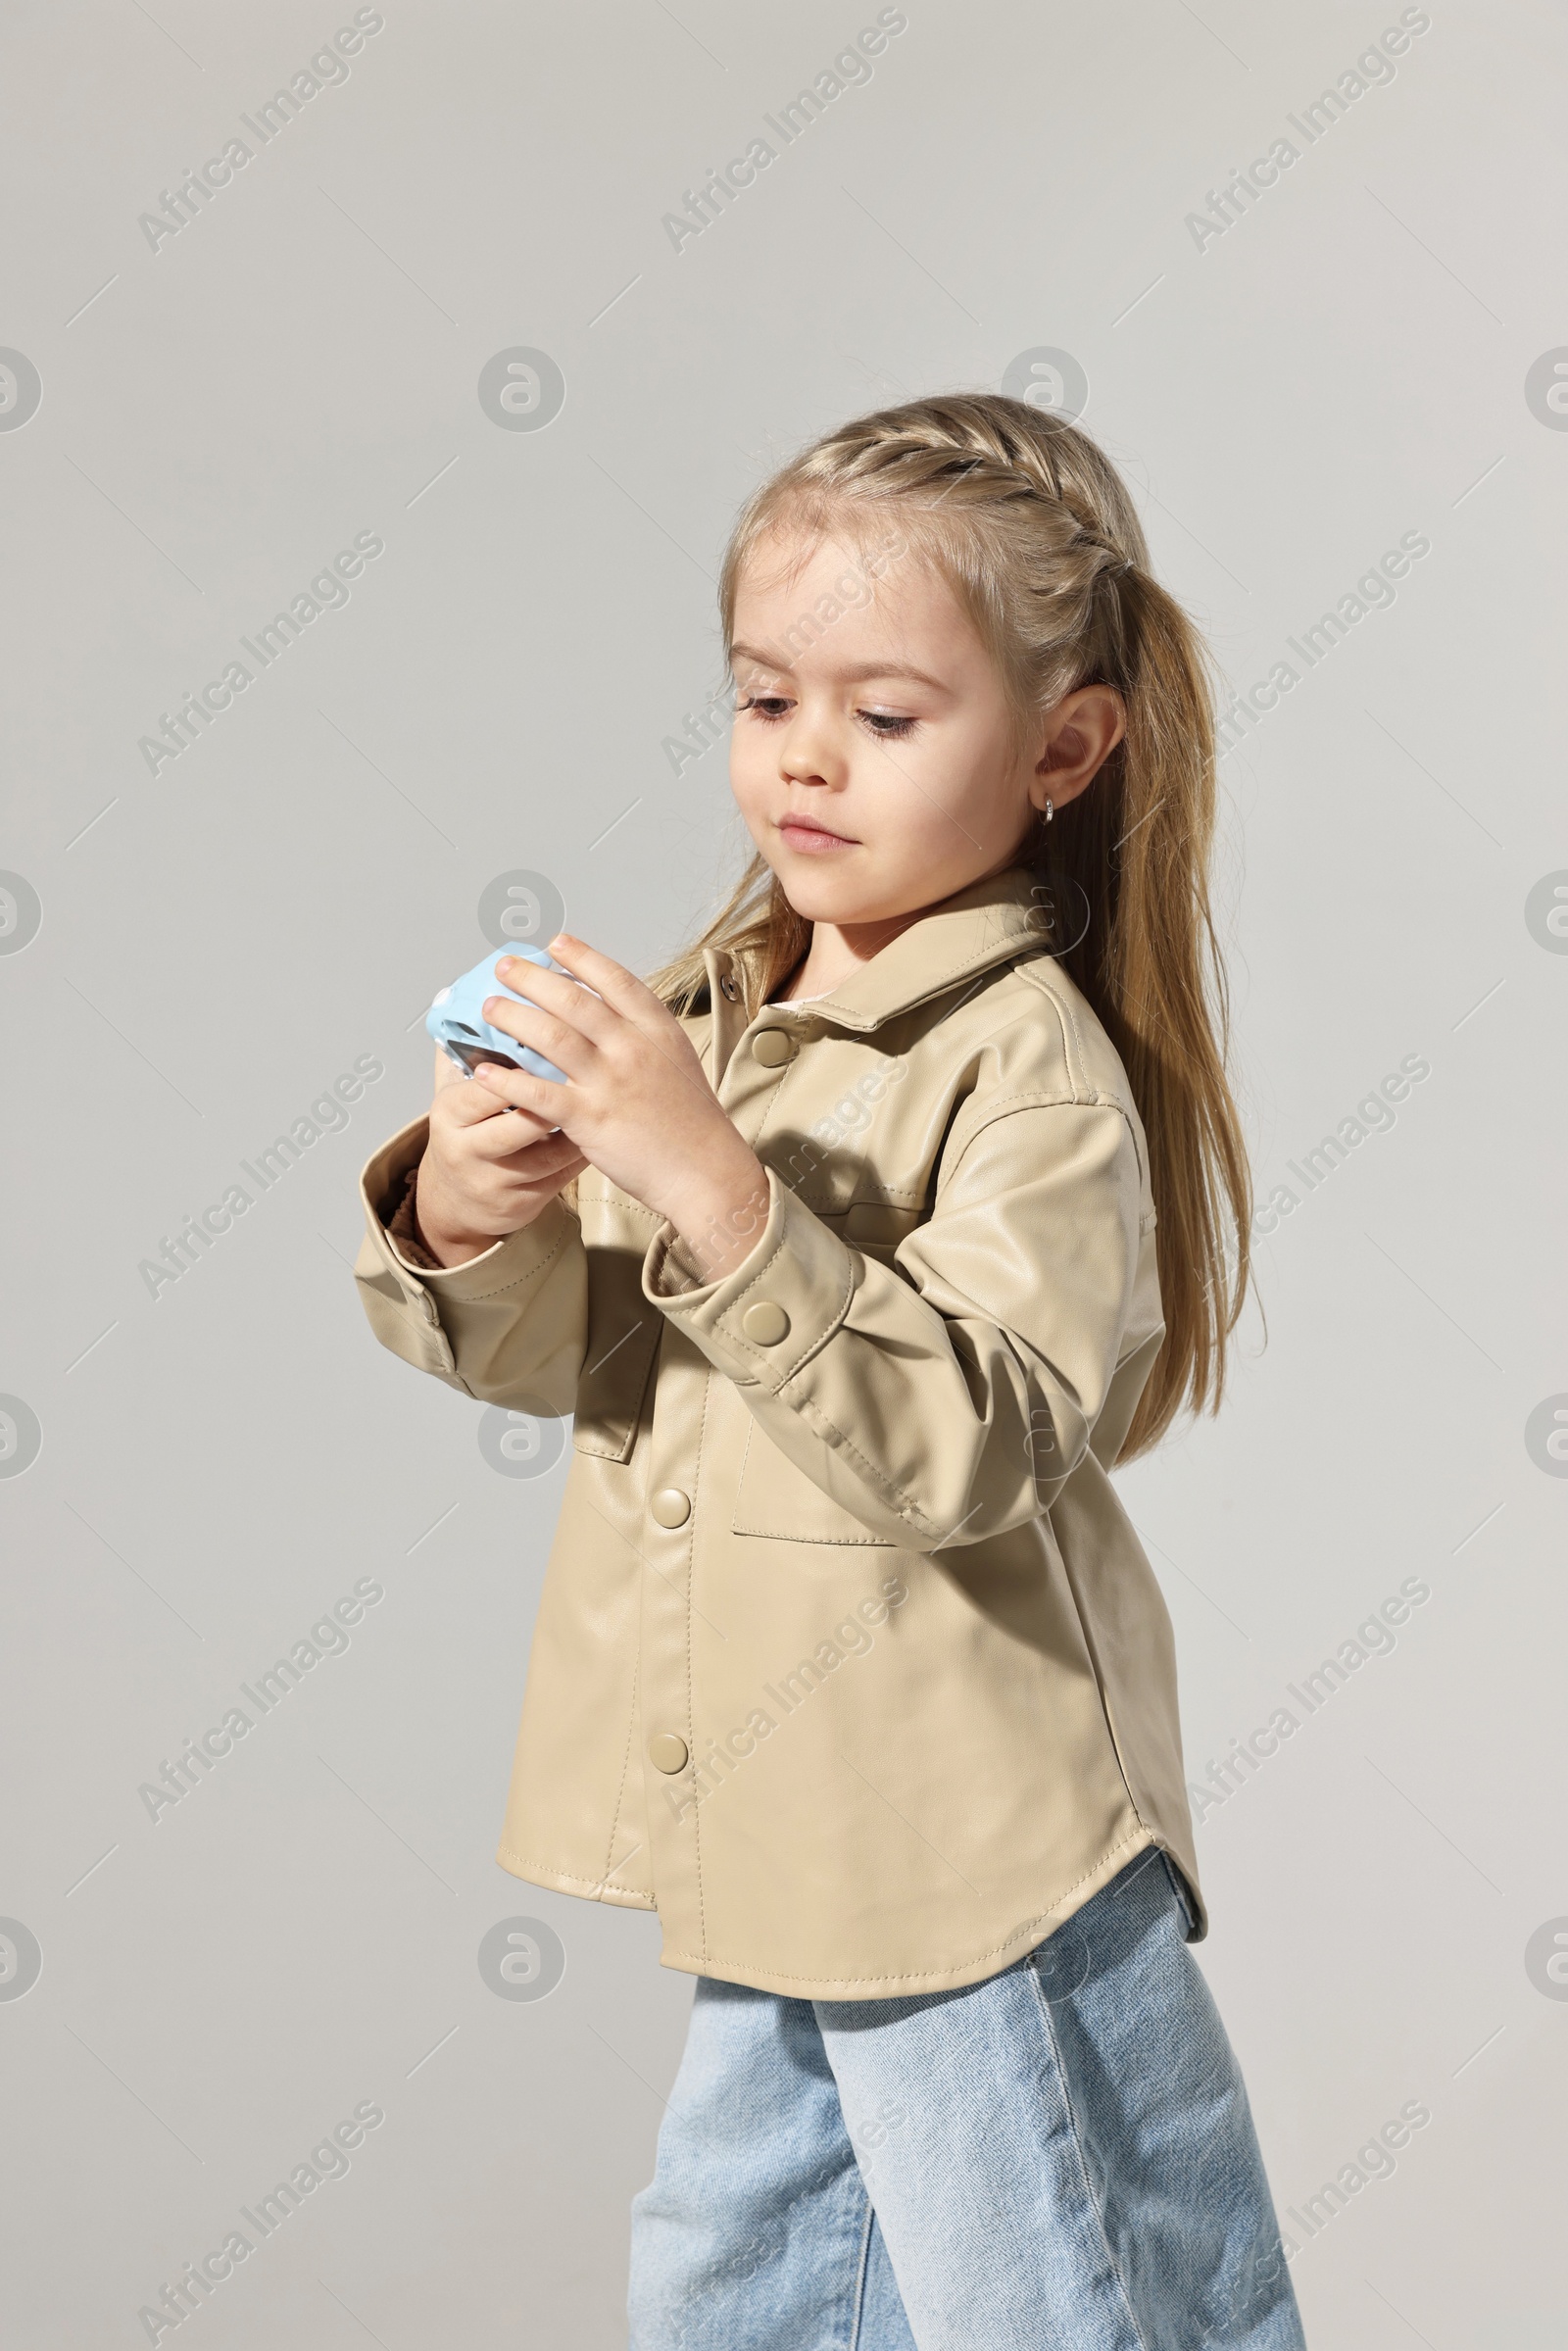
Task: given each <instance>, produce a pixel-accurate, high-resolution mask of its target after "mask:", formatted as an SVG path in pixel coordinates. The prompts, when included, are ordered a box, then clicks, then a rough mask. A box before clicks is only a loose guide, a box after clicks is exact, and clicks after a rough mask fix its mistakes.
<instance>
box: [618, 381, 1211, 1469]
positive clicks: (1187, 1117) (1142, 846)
mask: <svg viewBox="0 0 1568 2351" xmlns="http://www.w3.org/2000/svg"><path fill="white" fill-rule="evenodd" d="M790 534H795V535H798V536H799V537H801V538H802V539H804V540H806V541H807V542H808V543H812V542H814V541H816V540H818V539H820V538H822V537H825V536H828V535H831V536H833V537H834V538H836V539H847V540H849V541H850V542H851V543H852V544H857V545H859V546H862V547H863V546H874V545H876V544H877V543H878V541H880V542H881V543H882V545H883V546H884V547H885V546H886V545H887V544H888V543H889V541H890V539H894V540H896V541H897V542H898V543H901V544H902V543H907V546H908V548H909V549H910V550H911V551H912V552H913V553H914V554H915V555H916V557H917V558H920V559H923V560H925V561H926V562H928V563H931V564H932V565H933V566H934V567H935V568H936V569H937V570H938V572H939V573H940V574H941V576H942V577H943V578H944V579H945V580H946V581H947V583H948V585H949V586H950V588H951V589H952V591H953V593H954V595H955V596H956V599H957V601H958V603H959V605H960V606H961V607H962V609H963V610H964V611H965V612H967V614H968V616H969V618H970V619H971V621H972V622H973V624H974V626H975V627H976V629H977V630H978V632H979V634H980V636H981V638H982V640H983V642H984V643H985V644H986V646H987V647H988V649H989V651H990V652H991V654H992V657H993V659H994V660H995V661H996V663H997V667H998V670H999V672H1000V674H1001V676H1002V679H1003V682H1004V685H1005V690H1006V693H1007V697H1008V700H1009V702H1010V703H1011V705H1012V708H1013V710H1014V711H1015V712H1016V714H1017V717H1018V721H1019V726H1020V733H1022V731H1023V730H1024V729H1026V728H1027V727H1028V725H1029V724H1030V722H1031V721H1032V720H1034V719H1037V718H1038V717H1039V715H1040V714H1041V713H1042V712H1044V711H1046V710H1050V709H1051V708H1052V707H1053V706H1054V704H1055V703H1057V702H1058V701H1060V699H1061V697H1062V696H1063V695H1065V694H1068V693H1070V692H1072V691H1073V689H1074V688H1076V687H1078V686H1084V685H1092V684H1103V685H1107V686H1110V687H1112V688H1114V690H1115V692H1116V693H1117V694H1118V695H1119V696H1120V698H1121V701H1122V704H1123V707H1124V709H1125V711H1126V734H1125V736H1124V738H1123V740H1122V742H1121V743H1120V744H1119V745H1118V746H1117V748H1116V750H1115V751H1114V752H1113V753H1112V754H1111V756H1110V758H1109V759H1107V760H1106V761H1105V764H1104V765H1103V768H1102V769H1101V770H1100V772H1099V774H1098V775H1097V776H1096V777H1095V780H1094V782H1093V783H1092V784H1091V785H1090V787H1089V789H1088V790H1087V791H1086V792H1084V793H1082V794H1081V795H1080V796H1079V797H1078V798H1077V799H1076V800H1074V801H1072V802H1071V803H1070V804H1069V805H1068V806H1067V807H1066V808H1062V809H1061V810H1060V811H1059V813H1058V814H1057V815H1056V817H1055V820H1054V823H1052V824H1051V825H1050V826H1049V828H1048V827H1044V826H1041V827H1037V829H1036V832H1035V834H1034V836H1033V838H1032V839H1031V840H1030V841H1029V842H1028V843H1026V844H1024V845H1021V847H1020V851H1019V856H1018V862H1019V863H1020V864H1022V865H1031V866H1035V867H1038V868H1039V869H1040V870H1041V871H1042V873H1043V874H1044V875H1046V876H1047V877H1049V879H1050V880H1051V881H1052V882H1054V884H1056V885H1058V886H1061V885H1065V888H1064V890H1063V895H1064V896H1065V897H1068V898H1071V897H1073V896H1074V886H1076V891H1078V892H1081V893H1082V901H1080V902H1079V919H1078V920H1077V921H1075V922H1073V923H1072V925H1071V927H1072V929H1073V930H1081V936H1080V937H1079V938H1078V940H1077V943H1076V944H1075V945H1074V946H1072V947H1071V948H1068V949H1065V950H1064V952H1063V953H1062V954H1061V955H1060V957H1059V960H1060V961H1061V962H1062V963H1063V965H1064V966H1065V968H1066V969H1067V971H1068V972H1069V974H1070V975H1071V977H1072V979H1073V980H1074V982H1075V983H1076V984H1077V986H1078V987H1079V988H1080V989H1081V990H1082V992H1083V994H1084V996H1085V997H1087V999H1088V1001H1089V1003H1090V1004H1092V1006H1093V1007H1094V1010H1095V1012H1096V1014H1097V1015H1098V1017H1099V1018H1100V1020H1101V1021H1102V1023H1103V1026H1104V1028H1105V1030H1106V1032H1107V1034H1108V1035H1109V1037H1110V1040H1111V1042H1112V1044H1113V1045H1114V1046H1115V1048H1116V1050H1117V1052H1118V1053H1119V1054H1120V1056H1121V1059H1122V1063H1123V1065H1124V1067H1125V1068H1126V1071H1127V1076H1128V1080H1129V1082H1130V1084H1131V1087H1132V1093H1133V1099H1134V1101H1135V1102H1136V1103H1137V1105H1138V1110H1139V1114H1140V1116H1141V1118H1142V1120H1143V1125H1144V1131H1145V1134H1146V1136H1147V1138H1148V1143H1149V1162H1150V1181H1151V1185H1152V1192H1153V1198H1154V1205H1155V1209H1156V1211H1157V1216H1158V1223H1157V1228H1156V1246H1157V1250H1158V1266H1159V1284H1160V1295H1161V1299H1162V1303H1163V1310H1164V1317H1165V1339H1164V1344H1163V1346H1162V1347H1161V1348H1160V1351H1159V1355H1158V1357H1157V1358H1156V1361H1155V1364H1154V1367H1153V1370H1152V1374H1151V1377H1150V1380H1149V1384H1148V1386H1147V1387H1146V1389H1145V1391H1144V1395H1143V1398H1142V1400H1141V1402H1140V1404H1139V1408H1138V1412H1137V1415H1136V1417H1135V1419H1134V1421H1133V1424H1132V1427H1131V1429H1130V1430H1129V1432H1128V1436H1127V1441H1126V1444H1125V1445H1123V1447H1122V1452H1121V1458H1122V1459H1123V1460H1128V1459H1130V1458H1132V1456H1133V1455H1135V1454H1137V1453H1140V1452H1143V1451H1145V1450H1146V1449H1147V1448H1148V1447H1149V1446H1150V1445H1152V1444H1153V1443H1154V1441H1155V1440H1156V1439H1157V1438H1158V1437H1159V1436H1160V1435H1161V1434H1162V1432H1163V1431H1164V1430H1165V1429H1166V1428H1168V1427H1169V1425H1170V1423H1171V1421H1172V1420H1173V1419H1174V1418H1175V1417H1176V1415H1177V1414H1178V1413H1179V1412H1180V1411H1182V1410H1183V1409H1184V1408H1189V1409H1191V1410H1193V1411H1195V1412H1197V1411H1201V1410H1203V1409H1204V1408H1205V1407H1206V1408H1207V1409H1209V1410H1210V1411H1213V1410H1216V1409H1217V1408H1218V1404H1219V1399H1220V1395H1221V1392H1222V1389H1223V1386H1224V1378H1225V1363H1226V1343H1227V1340H1228V1338H1229V1335H1230V1333H1231V1332H1232V1331H1233V1330H1234V1329H1235V1327H1236V1323H1237V1320H1238V1318H1239V1316H1240V1314H1241V1310H1242V1305H1243V1302H1244V1300H1245V1298H1246V1294H1247V1288H1248V1282H1249V1276H1250V1255H1249V1248H1248V1239H1249V1232H1250V1223H1251V1181H1250V1174H1249V1170H1248V1163H1247V1152H1246V1146H1245V1143H1244V1140H1243V1136H1242V1128H1241V1120H1240V1117H1239V1115H1238V1112H1237V1108H1236V1104H1235V1102H1234V1100H1233V1098H1232V1095H1231V1091H1230V1087H1229V1084H1228V1083H1227V1078H1226V1057H1227V1001H1226V989H1225V975H1224V969H1223V965H1222V962H1221V958H1220V955H1219V949H1218V944H1217V941H1216V938H1215V934H1214V925H1213V920H1212V916H1211V912H1210V906H1209V897H1208V864H1209V856H1210V849H1211V844H1212V839H1213V830H1214V802H1215V771H1214V725H1213V705H1212V698H1211V688H1210V682H1209V669H1208V660H1207V654H1206V650H1205V648H1204V646H1203V643H1202V640H1201V637H1200V636H1199V634H1198V632H1197V630H1196V629H1195V627H1194V625H1193V623H1192V622H1191V621H1190V620H1189V619H1188V617H1187V615H1186V613H1185V612H1183V611H1182V609H1181V607H1180V606H1179V605H1177V604H1176V603H1175V601H1174V600H1173V599H1172V598H1171V597H1170V596H1169V595H1167V593H1166V591H1165V590H1164V589H1163V588H1162V587H1161V586H1160V585H1159V583H1158V582H1157V581H1156V580H1155V579H1154V578H1153V577H1152V573H1151V571H1150V565H1149V549H1148V545H1147V543H1146V541H1145V538H1144V533H1143V529H1142V526H1141V525H1140V523H1139V519H1138V515H1137V514H1136V512H1135V510H1134V507H1133V504H1132V501H1131V499H1130V497H1129V496H1128V493H1127V490H1126V487H1125V485H1124V484H1123V482H1122V481H1121V479H1120V477H1119V475H1118V474H1117V472H1116V470H1115V468H1114V467H1113V466H1112V465H1111V464H1110V462H1109V460H1108V459H1107V458H1106V457H1105V456H1104V455H1103V452H1102V451H1101V450H1099V449H1098V448H1097V447H1096V446H1095V444H1094V442H1093V441H1092V440H1090V438H1089V436H1088V435H1087V433H1084V432H1081V431H1080V430H1079V429H1078V428H1077V426H1076V425H1072V424H1068V423H1065V422H1063V421H1062V420H1061V419H1060V418H1058V417H1054V416H1051V415H1050V414H1048V413H1046V412H1043V411H1041V410H1038V409H1035V408H1032V407H1030V406H1029V405H1028V404H1027V403H1026V402H1023V401H1018V400H1008V399H1005V398H1003V397H1001V396H1000V395H997V394H994V393H975V392H971V393H955V394H952V395H950V396H948V397H946V398H941V399H932V400H912V401H909V402H908V403H907V404H906V405H905V406H903V407H901V408H894V409H884V410H881V411H879V412H878V413H877V414H876V415H874V416H861V417H858V418H857V419H856V420H855V421H854V422H853V423H850V424H845V425H841V426H840V427H839V429H838V430H837V431H836V432H832V433H829V434H828V435H827V436H826V437H825V438H824V439H822V440H820V441H818V442H816V443H815V444H814V445H813V446H812V447H811V448H809V449H807V450H806V451H804V452H803V453H802V455H800V456H799V457H797V458H795V459H794V460H792V462H791V463H790V464H789V465H785V466H784V467H783V468H782V470H781V471H780V472H778V473H777V474H775V475H774V476H773V478H772V479H771V480H770V481H768V482H766V483H764V484H763V486H762V487H761V488H760V490H759V491H758V492H757V493H756V495H755V496H754V497H753V498H752V499H751V500H750V502H749V503H748V505H747V506H746V508H745V509H744V511H743V512H742V514H741V515H740V518H739V520H738V521H737V523H736V526H735V530H734V533H733V535H732V537H731V540H730V544H729V548H728V551H727V553H726V555H725V559H724V567H723V572H722V575H721V578H720V582H719V611H720V615H721V618H722V622H723V628H724V641H725V645H726V648H727V647H728V646H729V645H730V643H731V642H732V640H733V633H734V617H735V599H736V591H737V587H738V584H739V581H740V578H741V575H742V573H743V571H744V569H745V567H746V565H747V564H748V563H750V562H751V561H752V559H753V557H754V556H755V555H756V553H757V551H758V549H759V546H760V543H761V542H762V541H763V540H764V539H768V538H781V537H787V536H788V535H790ZM1084 902H1086V903H1087V908H1088V921H1087V925H1084V924H1083V922H1082V905H1083V903H1084ZM809 941H810V925H809V923H807V922H805V921H804V920H803V919H802V917H801V916H800V915H799V914H797V913H796V911H795V909H794V907H793V906H790V904H789V902H788V900H787V899H786V898H785V896H784V893H783V891H782V889H781V888H780V886H779V884H778V882H777V880H776V879H775V877H774V876H773V874H772V872H771V870H770V868H769V867H768V866H767V865H766V863H765V862H764V861H763V859H762V858H761V857H755V858H754V859H753V860H752V863H751V864H750V866H749V867H748V868H747V871H746V872H745V874H744V875H743V876H742V878H741V881H740V883H739V885H738V887H737V888H736V890H735V891H734V893H733V895H732V896H731V898H730V900H729V902H728V904H727V905H726V906H724V908H723V909H722V911H721V912H720V913H719V915H718V916H717V918H716V919H715V920H714V921H713V923H712V924H711V926H710V928H709V929H708V930H707V931H706V932H705V933H704V935H703V937H702V938H701V939H700V940H699V941H698V942H697V943H696V945H695V946H694V947H693V948H692V949H691V950H689V951H688V952H687V953H686V954H685V955H681V956H680V957H678V958H677V959H676V960H675V961H674V962H673V963H671V964H669V965H668V966H667V967H666V968H665V969H664V970H663V971H662V972H660V973H658V974H657V975H656V976H655V979H654V981H653V985H654V987H655V988H656V989H657V990H658V991H659V993H660V994H661V995H662V997H663V998H664V1000H665V1001H666V1002H667V1003H669V1004H674V1005H676V1006H679V1007H685V1006H687V1005H689V1004H692V1003H693V1001H694V1000H695V999H696V997H697V995H698V992H699V991H700V989H701V988H702V987H703V985H704V984H705V978H706V974H705V971H704V966H703V960H702V955H703V950H704V949H705V948H709V947H714V948H723V949H726V950H728V952H729V954H730V955H732V956H733V957H734V959H735V967H736V970H737V974H738V977H739V980H740V985H741V992H742V998H743V1002H744V1004H745V1008H746V1014H747V1017H748V1018H751V1017H752V1016H753V1015H754V1014H755V1013H756V1011H757V1009H758V1008H759V1006H760V1004H762V1003H764V1002H765V1001H766V1000H767V998H768V997H769V996H770V995H771V993H772V992H773V990H774V989H775V988H776V987H777V986H778V984H779V983H780V981H782V980H783V979H784V978H785V977H786V975H787V974H788V973H789V972H790V971H792V970H793V969H794V967H795V965H796V964H797V963H798V962H799V961H800V959H801V957H802V955H804V954H805V953H806V950H807V947H808V946H809Z"/></svg>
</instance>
